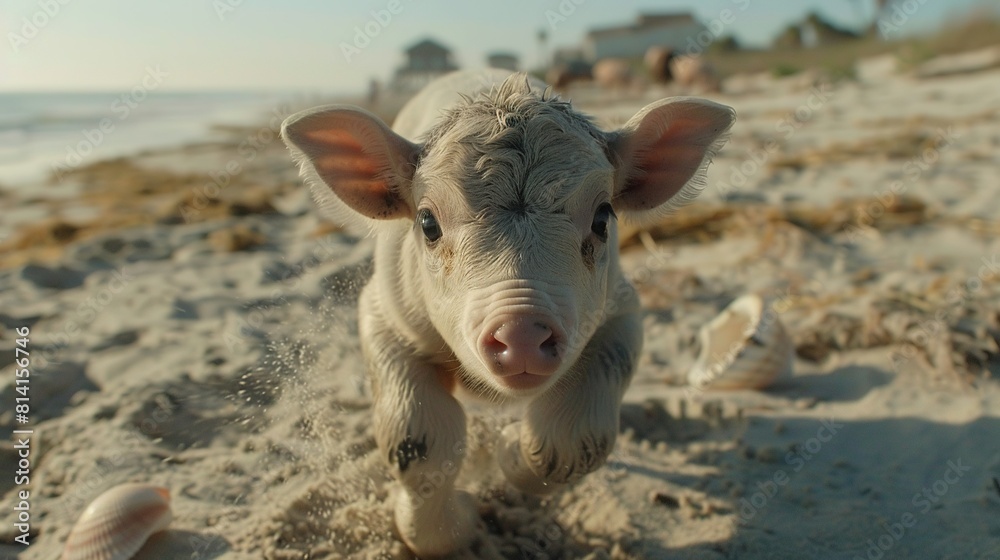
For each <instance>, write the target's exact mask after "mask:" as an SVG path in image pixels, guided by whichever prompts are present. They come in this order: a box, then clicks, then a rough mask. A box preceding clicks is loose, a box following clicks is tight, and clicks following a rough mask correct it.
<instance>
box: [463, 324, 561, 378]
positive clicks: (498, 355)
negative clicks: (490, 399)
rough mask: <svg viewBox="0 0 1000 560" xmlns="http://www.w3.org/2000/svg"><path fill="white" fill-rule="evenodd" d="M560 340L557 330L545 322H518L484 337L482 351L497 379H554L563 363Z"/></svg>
mask: <svg viewBox="0 0 1000 560" xmlns="http://www.w3.org/2000/svg"><path fill="white" fill-rule="evenodd" d="M559 338H560V334H559V332H558V330H557V329H556V328H554V327H553V326H552V324H551V323H550V322H548V321H546V320H544V319H538V318H515V319H511V320H508V321H505V322H503V323H502V324H501V325H500V326H499V327H498V328H497V329H496V330H494V331H493V332H492V333H489V334H488V335H487V336H486V337H484V339H483V343H482V348H481V351H482V352H483V357H484V358H486V363H488V364H491V367H492V369H493V370H494V373H496V374H498V375H503V376H505V375H516V374H519V373H533V374H535V375H551V374H553V373H555V371H556V370H557V369H559V364H560V362H561V360H560V357H559Z"/></svg>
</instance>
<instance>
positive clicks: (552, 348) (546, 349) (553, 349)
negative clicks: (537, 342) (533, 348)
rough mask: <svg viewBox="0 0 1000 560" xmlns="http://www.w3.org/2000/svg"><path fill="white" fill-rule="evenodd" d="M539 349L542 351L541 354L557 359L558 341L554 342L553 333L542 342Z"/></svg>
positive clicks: (554, 336)
mask: <svg viewBox="0 0 1000 560" xmlns="http://www.w3.org/2000/svg"><path fill="white" fill-rule="evenodd" d="M539 349H540V350H541V351H542V353H543V354H547V355H549V356H552V357H553V358H558V357H559V346H558V341H557V340H556V335H555V333H552V334H550V335H549V337H548V338H546V339H545V341H544V342H542V345H541V346H539Z"/></svg>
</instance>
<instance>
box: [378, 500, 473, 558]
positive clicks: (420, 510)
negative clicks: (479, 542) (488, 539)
mask: <svg viewBox="0 0 1000 560" xmlns="http://www.w3.org/2000/svg"><path fill="white" fill-rule="evenodd" d="M421 500H422V498H420V497H416V498H412V497H411V495H410V493H408V492H400V493H399V495H398V496H397V497H396V530H397V531H398V532H399V536H400V538H402V539H403V542H404V543H406V546H407V547H409V549H410V551H411V552H413V553H414V554H415V555H417V556H418V557H419V558H441V557H446V556H450V555H452V554H454V553H456V552H459V551H461V550H462V549H465V548H467V547H468V546H469V545H470V544H471V543H472V541H473V539H474V537H475V536H476V520H477V519H478V518H479V514H478V512H477V511H476V507H475V504H474V502H473V500H472V497H471V496H469V495H468V494H467V493H465V492H454V493H453V494H452V495H451V496H450V497H449V498H447V499H445V500H442V501H441V505H440V506H438V507H434V508H431V507H419V506H420V505H421V504H420V503H418V502H420V501H421Z"/></svg>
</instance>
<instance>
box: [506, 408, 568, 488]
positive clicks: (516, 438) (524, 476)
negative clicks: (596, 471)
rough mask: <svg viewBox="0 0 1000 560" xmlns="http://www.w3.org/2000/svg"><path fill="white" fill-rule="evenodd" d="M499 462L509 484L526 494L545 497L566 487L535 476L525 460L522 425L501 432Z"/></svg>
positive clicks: (513, 425)
mask: <svg viewBox="0 0 1000 560" xmlns="http://www.w3.org/2000/svg"><path fill="white" fill-rule="evenodd" d="M497 449H498V452H497V462H499V463H500V470H502V471H503V474H504V476H505V477H506V478H507V482H510V483H511V484H512V485H514V487H515V488H517V489H518V490H520V491H521V492H524V493H525V494H533V495H535V496H544V495H546V494H551V493H552V492H555V491H556V490H558V489H559V488H562V487H563V486H564V485H562V484H557V483H554V482H546V481H545V480H544V479H542V478H541V477H539V476H538V475H536V474H535V472H534V471H532V470H531V467H530V466H529V465H528V462H527V461H526V460H525V459H524V454H523V452H522V451H521V423H520V422H514V423H513V424H509V425H508V426H507V427H505V428H504V429H503V431H502V432H500V443H499V444H498V445H497Z"/></svg>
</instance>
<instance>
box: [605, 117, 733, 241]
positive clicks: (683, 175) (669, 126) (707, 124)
mask: <svg viewBox="0 0 1000 560" xmlns="http://www.w3.org/2000/svg"><path fill="white" fill-rule="evenodd" d="M735 120H736V112H735V111H733V109H732V108H731V107H727V106H725V105H720V104H718V103H714V102H712V101H708V100H706V99H698V98H693V97H671V98H668V99H663V100H660V101H657V102H656V103H652V104H650V105H647V106H646V107H645V108H643V109H642V110H641V111H639V112H638V113H636V115H635V116H634V117H632V118H631V119H629V121H628V122H627V123H625V126H623V127H622V128H621V129H619V130H618V131H615V132H613V133H610V134H609V138H608V140H609V142H608V144H609V147H610V149H611V151H612V152H613V153H614V157H613V159H615V160H617V161H614V162H613V163H614V164H615V167H616V169H615V192H614V198H613V200H612V205H613V206H614V208H615V211H616V212H618V213H619V215H621V216H622V218H623V219H624V220H625V221H627V222H630V223H633V224H638V225H642V224H648V223H650V222H652V221H655V220H656V219H658V218H660V217H662V216H663V215H664V214H667V213H668V212H669V211H670V210H672V209H673V208H675V207H677V206H678V205H680V204H682V203H684V202H687V201H688V200H691V199H693V198H695V197H696V196H698V194H699V193H700V192H701V190H702V188H704V186H705V171H706V169H707V168H708V164H709V163H711V161H712V157H713V156H714V155H715V154H716V153H717V152H718V151H719V150H720V149H721V148H722V146H723V145H724V144H725V143H726V141H727V140H728V139H729V135H728V132H729V129H730V127H732V126H733V122H734V121H735Z"/></svg>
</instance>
